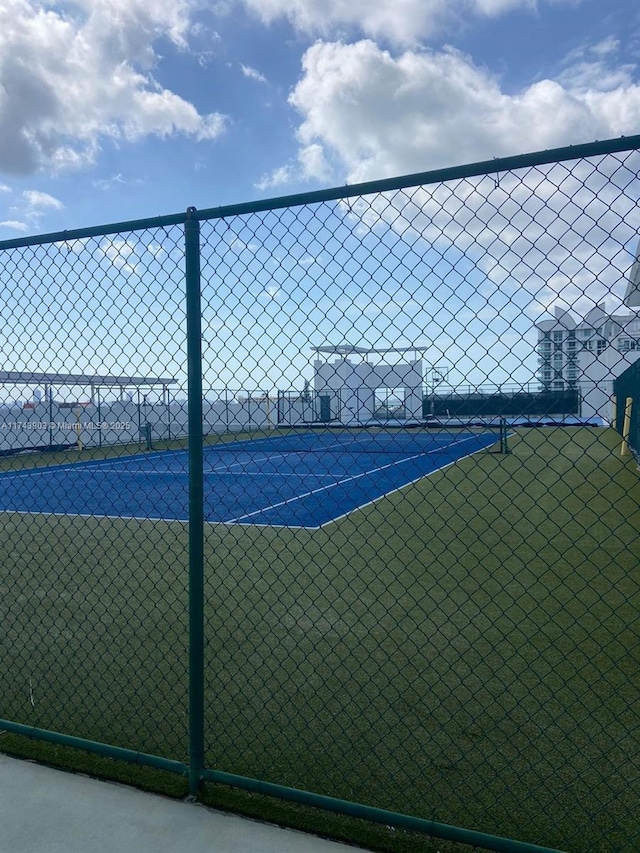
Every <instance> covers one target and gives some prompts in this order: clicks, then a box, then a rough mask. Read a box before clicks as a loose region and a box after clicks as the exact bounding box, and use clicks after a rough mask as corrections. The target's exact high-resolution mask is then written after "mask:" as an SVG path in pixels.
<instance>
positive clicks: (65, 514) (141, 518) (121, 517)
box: [0, 433, 515, 531]
mask: <svg viewBox="0 0 640 853" xmlns="http://www.w3.org/2000/svg"><path fill="white" fill-rule="evenodd" d="M513 435H515V433H509V435H508V437H512V436H513ZM472 438H476V436H470V437H469V438H465V439H462V440H460V441H458V442H452V443H451V444H448V445H446V448H448V447H454V446H455V445H456V444H463V443H464V442H465V441H470V440H471V439H472ZM497 443H498V442H497V441H494V442H493V443H492V444H487V445H485V446H483V447H479V448H478V449H477V450H473V451H472V452H471V453H467V454H466V455H465V456H460V457H459V458H458V459H453V460H452V461H451V462H448V463H447V464H446V465H442V466H440V467H439V468H434V470H433V471H429V472H427V473H426V474H421V475H420V476H419V477H416V478H415V479H414V480H410V481H409V482H407V483H403V484H402V485H401V486H398V487H397V488H395V489H391V491H389V492H385V493H384V494H382V495H379V496H378V497H376V498H373V500H370V501H367V502H366V503H364V504H359V505H358V506H356V507H354V508H353V509H351V510H349V511H348V512H345V513H343V514H342V515H338V516H336V517H335V518H331V519H329V521H325V522H323V524H320V525H315V526H306V525H297V524H259V523H256V522H244V521H243V520H242V519H244V518H249V517H251V516H253V515H258V514H260V513H261V512H267V511H268V510H270V509H273V508H274V507H277V506H282V505H284V504H287V503H292V502H294V501H295V500H298V499H299V498H302V497H307V496H308V495H310V494H315V493H316V492H321V491H325V490H327V489H330V488H333V486H337V485H340V484H341V483H334V484H331V485H329V486H324V487H322V488H320V489H314V490H313V491H311V492H307V493H306V494H305V495H299V496H297V497H294V498H290V499H289V500H286V501H282V502H280V503H279V504H274V505H273V506H270V507H266V508H265V509H261V510H256V512H252V513H249V514H248V515H244V516H239V517H238V518H239V520H237V521H236V520H235V519H231V520H230V521H207V520H206V519H205V524H206V525H207V526H211V527H213V526H215V525H221V526H225V527H226V526H229V527H230V526H238V527H272V528H274V529H278V530H311V531H313V530H322V529H324V528H325V527H328V526H329V525H330V524H333V523H334V522H336V521H341V520H342V519H343V518H347V517H348V516H349V515H351V514H352V513H354V512H358V511H359V510H361V509H364V508H365V507H368V506H371V505H373V504H375V503H377V502H378V501H381V500H382V499H383V498H387V497H389V495H393V494H395V493H396V492H400V491H402V489H405V488H406V487H407V486H411V485H413V484H414V483H417V482H418V481H419V480H423V479H427V478H428V477H432V476H433V475H434V474H438V473H439V472H440V471H444V470H445V469H446V468H449V467H450V466H451V465H455V464H456V463H458V462H462V461H463V460H464V459H468V458H469V457H471V456H475V454H476V453H480V452H482V451H483V450H487V449H488V448H489V447H492V446H493V444H497ZM446 448H442V447H440V448H436V449H435V450H429V451H425V452H424V453H420V454H418V455H417V456H411V457H405V458H404V459H401V460H398V461H397V462H394V463H393V465H397V464H399V463H400V462H406V461H408V460H410V459H418V458H420V456H428V455H429V454H430V453H437V452H440V451H442V450H443V449H446ZM162 452H165V451H162ZM166 452H170V453H183V452H184V451H182V450H180V451H178V450H176V451H166ZM137 455H138V456H139V454H137ZM130 458H133V457H130ZM142 458H148V457H142ZM100 461H102V460H100ZM123 461H126V460H123ZM52 467H53V468H54V469H55V468H57V469H58V470H60V467H61V466H52ZM71 467H73V466H71ZM389 467H392V465H385V466H383V467H382V468H378V469H373V471H376V470H380V471H382V470H384V468H389ZM25 473H26V472H25ZM366 473H367V472H365V473H362V474H358V475H356V476H354V477H352V478H349V479H358V477H364V476H365V475H366ZM347 481H348V480H344V481H341V482H347ZM11 514H14V515H45V516H47V515H50V516H54V517H59V518H87V519H89V518H93V519H101V518H106V519H109V520H111V521H118V520H121V521H162V522H164V523H165V524H171V523H177V524H188V523H189V521H188V519H182V518H163V517H155V518H154V517H149V516H136V515H105V514H97V513H94V514H91V513H68V512H46V511H45V512H41V511H39V510H35V511H34V510H18V509H5V510H0V515H11Z"/></svg>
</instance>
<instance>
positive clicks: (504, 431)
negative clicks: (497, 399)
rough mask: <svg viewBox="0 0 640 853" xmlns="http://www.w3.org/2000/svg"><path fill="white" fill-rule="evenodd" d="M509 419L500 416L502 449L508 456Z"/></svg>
mask: <svg viewBox="0 0 640 853" xmlns="http://www.w3.org/2000/svg"><path fill="white" fill-rule="evenodd" d="M507 429H508V427H507V419H506V418H500V449H501V451H502V453H503V454H504V455H505V456H506V455H507V454H508V453H509V445H508V443H507Z"/></svg>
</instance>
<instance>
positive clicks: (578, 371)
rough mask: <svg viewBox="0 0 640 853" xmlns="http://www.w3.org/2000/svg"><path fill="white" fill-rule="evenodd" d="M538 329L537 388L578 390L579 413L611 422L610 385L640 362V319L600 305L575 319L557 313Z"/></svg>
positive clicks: (561, 312)
mask: <svg viewBox="0 0 640 853" xmlns="http://www.w3.org/2000/svg"><path fill="white" fill-rule="evenodd" d="M536 326H537V328H538V345H537V351H538V365H539V366H538V378H539V379H540V385H541V388H542V389H543V390H545V391H546V390H551V391H564V390H565V389H568V388H577V389H578V390H579V392H580V399H581V414H582V415H583V416H585V417H592V416H599V417H601V418H603V419H604V420H605V421H610V420H611V414H612V399H613V393H614V391H613V386H614V381H615V380H616V378H617V377H618V376H620V374H621V373H623V372H624V371H625V370H626V369H627V368H628V367H629V366H630V365H631V364H633V362H634V361H636V360H637V359H638V358H640V314H638V313H634V314H609V313H607V311H605V308H604V305H603V304H601V305H597V306H596V307H594V308H592V309H591V311H589V313H588V314H587V315H586V316H585V317H584V318H583V319H576V318H575V317H574V316H573V315H572V314H571V313H570V312H569V311H565V310H563V309H561V308H556V309H555V311H554V319H547V320H540V321H539V322H538V323H536Z"/></svg>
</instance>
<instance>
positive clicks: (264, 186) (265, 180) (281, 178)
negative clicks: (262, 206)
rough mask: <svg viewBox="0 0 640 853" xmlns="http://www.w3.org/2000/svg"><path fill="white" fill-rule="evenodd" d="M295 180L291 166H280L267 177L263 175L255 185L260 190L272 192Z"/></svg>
mask: <svg viewBox="0 0 640 853" xmlns="http://www.w3.org/2000/svg"><path fill="white" fill-rule="evenodd" d="M292 178H293V170H292V168H291V166H290V165H286V166H278V168H277V169H274V170H273V171H272V172H270V173H269V174H267V175H263V176H262V177H261V178H260V180H259V181H258V182H257V183H256V184H255V187H256V189H258V190H270V189H273V188H274V187H280V186H282V185H283V184H286V183H288V182H289V181H290V180H292Z"/></svg>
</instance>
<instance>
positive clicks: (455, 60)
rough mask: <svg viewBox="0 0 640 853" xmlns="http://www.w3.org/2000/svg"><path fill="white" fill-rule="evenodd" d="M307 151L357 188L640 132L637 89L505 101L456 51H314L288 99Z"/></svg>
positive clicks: (549, 88)
mask: <svg viewBox="0 0 640 853" xmlns="http://www.w3.org/2000/svg"><path fill="white" fill-rule="evenodd" d="M290 102H291V104H292V105H293V106H294V107H295V108H296V109H297V110H298V112H299V113H300V116H301V119H302V120H301V124H300V126H299V128H298V138H299V140H300V142H301V151H304V150H305V149H308V148H309V146H316V148H314V157H315V158H316V159H317V160H320V158H323V159H324V162H333V163H337V165H338V167H339V169H340V170H341V171H342V172H343V173H346V179H347V180H348V181H349V182H350V183H351V182H355V181H361V180H369V179H375V178H382V177H388V176H392V175H397V174H403V173H407V172H417V171H423V170H427V169H433V168H438V167H442V166H449V165H455V164H456V163H465V162H473V161H477V160H483V159H489V158H492V157H495V156H502V155H511V154H517V153H523V152H525V151H532V150H538V149H544V148H552V147H555V146H558V145H566V144H569V143H576V142H584V141H589V140H592V139H603V138H606V137H610V136H617V135H620V134H630V133H635V132H637V128H638V125H639V123H640V86H639V85H638V84H636V83H634V82H633V81H632V79H631V77H630V76H629V74H628V73H627V75H626V77H625V78H624V85H623V86H620V87H619V88H617V89H614V90H605V91H602V90H594V89H590V90H588V91H586V92H585V91H582V90H581V89H580V88H576V89H574V88H572V87H570V86H568V85H566V84H565V85H563V84H562V83H560V82H558V81H555V80H542V81H540V82H537V83H534V84H533V85H531V86H529V87H527V88H525V89H524V90H522V91H521V92H519V93H516V94H506V93H504V92H503V91H502V89H501V87H500V82H499V80H498V79H497V78H496V77H495V76H493V75H492V74H490V73H489V72H488V71H487V70H486V69H484V68H481V67H479V66H477V65H475V64H474V63H473V62H472V61H471V60H470V59H469V58H468V57H467V56H464V55H463V54H461V53H459V52H457V51H455V50H453V49H445V50H441V51H426V50H419V51H413V50H407V51H405V52H403V53H401V54H400V55H398V56H392V55H391V54H390V53H389V52H388V51H385V50H382V49H381V48H380V47H379V46H378V45H377V44H375V43H374V42H372V41H368V40H363V41H359V42H357V43H355V44H342V43H339V42H334V43H327V42H318V43H316V44H315V45H313V46H312V47H310V48H309V49H308V50H307V51H306V53H305V55H304V57H303V75H302V78H301V79H300V80H299V82H298V84H297V85H296V87H295V88H294V90H293V92H292V94H291V96H290Z"/></svg>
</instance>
